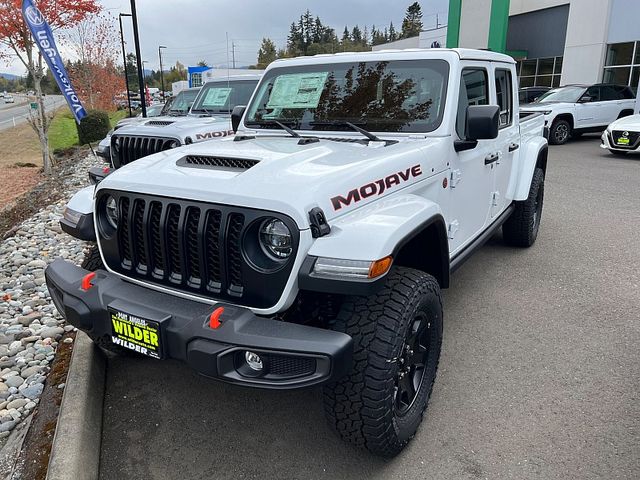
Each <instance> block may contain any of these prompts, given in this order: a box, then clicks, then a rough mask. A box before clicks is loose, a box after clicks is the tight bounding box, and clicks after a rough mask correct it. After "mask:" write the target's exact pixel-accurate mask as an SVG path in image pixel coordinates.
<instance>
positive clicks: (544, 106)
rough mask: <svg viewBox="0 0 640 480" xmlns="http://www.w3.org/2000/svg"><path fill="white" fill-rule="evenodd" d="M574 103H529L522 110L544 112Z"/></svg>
mask: <svg viewBox="0 0 640 480" xmlns="http://www.w3.org/2000/svg"><path fill="white" fill-rule="evenodd" d="M569 105H573V104H572V103H567V102H542V103H527V104H526V105H523V106H522V108H521V109H520V110H522V111H523V112H544V111H546V110H551V109H553V108H554V107H559V106H569Z"/></svg>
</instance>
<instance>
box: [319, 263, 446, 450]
mask: <svg viewBox="0 0 640 480" xmlns="http://www.w3.org/2000/svg"><path fill="white" fill-rule="evenodd" d="M335 329H336V330H338V331H341V332H345V333H347V334H349V335H351V337H352V338H353V342H354V352H353V365H352V367H351V372H350V373H349V374H348V375H347V376H345V377H344V378H342V379H341V380H340V381H338V382H335V383H332V384H330V385H328V386H326V387H325V388H324V405H325V413H326V416H327V420H328V421H329V423H330V424H331V426H332V427H333V428H334V429H335V430H336V431H337V433H338V434H339V435H340V437H341V438H342V439H343V440H346V441H348V442H350V443H353V444H355V445H359V446H363V447H365V448H366V449H367V450H369V451H370V452H372V453H374V454H376V455H381V456H385V457H393V456H395V455H397V454H398V453H399V452H400V451H401V450H402V449H403V448H404V447H405V446H406V445H407V443H409V441H410V440H411V439H412V438H413V436H414V435H415V433H416V430H417V429H418V426H419V425H420V422H421V421H422V416H423V414H424V411H425V410H426V408H427V403H428V401H429V396H430V395H431V389H432V387H433V382H434V380H435V377H436V370H437V368H438V360H439V359H440V348H441V345H442V298H441V296H440V286H439V285H438V282H437V281H436V279H435V278H433V277H432V276H431V275H428V274H426V273H424V272H420V271H417V270H412V269H408V268H400V267H395V268H394V269H393V270H392V271H391V272H390V273H389V274H388V277H387V280H386V282H385V286H384V288H383V289H382V290H381V291H380V292H379V293H378V294H376V295H372V296H369V297H350V298H347V299H346V300H345V302H344V303H343V305H342V308H341V310H340V313H339V314H338V317H337V319H336V321H335Z"/></svg>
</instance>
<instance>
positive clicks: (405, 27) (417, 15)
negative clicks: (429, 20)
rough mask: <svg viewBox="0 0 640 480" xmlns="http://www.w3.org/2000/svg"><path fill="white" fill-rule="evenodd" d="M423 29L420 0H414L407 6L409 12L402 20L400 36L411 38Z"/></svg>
mask: <svg viewBox="0 0 640 480" xmlns="http://www.w3.org/2000/svg"><path fill="white" fill-rule="evenodd" d="M421 31H422V9H421V8H420V4H419V3H418V2H413V3H412V4H411V5H409V6H408V7H407V12H406V13H405V15H404V20H402V33H401V35H400V38H409V37H415V36H418V35H420V32H421Z"/></svg>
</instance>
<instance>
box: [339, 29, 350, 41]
mask: <svg viewBox="0 0 640 480" xmlns="http://www.w3.org/2000/svg"><path fill="white" fill-rule="evenodd" d="M341 41H342V43H343V44H345V43H350V42H351V34H350V33H349V29H348V28H347V26H346V25H345V26H344V32H342V40H341Z"/></svg>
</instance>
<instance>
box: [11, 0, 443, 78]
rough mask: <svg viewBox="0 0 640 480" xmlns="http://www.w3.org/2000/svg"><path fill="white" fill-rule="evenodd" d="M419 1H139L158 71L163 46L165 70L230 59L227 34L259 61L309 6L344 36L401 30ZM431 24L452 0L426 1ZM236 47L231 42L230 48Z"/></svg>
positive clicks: (244, 56) (241, 58)
mask: <svg viewBox="0 0 640 480" xmlns="http://www.w3.org/2000/svg"><path fill="white" fill-rule="evenodd" d="M412 1H413V0H400V1H398V0H309V1H307V2H301V1H300V0H235V1H221V0H137V2H136V5H137V11H138V23H139V28H140V43H141V47H142V59H143V60H147V61H148V63H147V64H146V68H151V69H158V46H159V45H166V46H167V47H168V48H167V49H166V50H164V51H163V61H164V65H165V68H167V67H168V66H169V65H173V64H175V62H176V61H177V60H179V61H180V62H182V63H183V64H185V65H187V66H188V65H195V64H196V63H197V62H198V61H199V60H205V61H206V62H207V63H208V64H209V65H222V64H226V62H227V48H226V34H227V33H228V36H229V44H230V45H231V43H234V44H235V52H236V64H237V65H238V66H240V65H249V64H252V63H255V62H256V57H257V51H258V49H259V48H260V43H261V41H262V38H263V37H269V38H271V39H272V40H274V41H275V43H276V45H277V47H278V48H283V47H285V45H286V41H287V34H288V32H289V26H290V25H291V22H293V21H296V20H297V19H298V18H299V17H300V15H301V14H302V13H304V11H305V10H306V9H307V8H308V9H309V10H310V11H311V13H312V14H313V15H314V16H315V15H318V16H319V17H320V19H321V20H322V22H323V24H325V25H328V26H331V27H333V28H335V29H336V31H337V33H338V36H340V35H341V34H342V30H343V29H344V26H345V24H346V25H348V26H349V27H350V28H351V27H353V25H355V24H358V25H360V28H363V27H364V26H365V25H367V26H368V27H369V29H370V28H371V25H376V26H377V27H384V26H387V25H388V24H389V22H390V21H393V24H394V26H396V27H397V29H398V30H400V26H401V23H402V18H403V17H404V12H405V10H406V8H407V7H408V6H409V5H410V4H411V3H412ZM99 3H101V4H102V5H103V6H104V8H105V9H106V10H107V11H109V12H110V13H111V14H113V15H114V16H115V17H117V15H118V13H119V12H123V13H126V12H129V11H130V2H129V1H128V0H100V1H99ZM420 4H421V6H422V11H423V23H424V27H425V28H427V29H428V28H433V27H435V24H436V14H438V15H439V21H440V24H442V23H446V18H447V10H448V4H449V1H448V0H421V1H420ZM128 20H130V19H126V18H125V19H123V21H124V23H125V28H124V30H125V41H126V42H127V51H133V50H134V47H133V33H132V28H131V22H130V21H128ZM229 49H231V46H230V47H229ZM0 72H9V73H16V74H23V73H24V68H22V67H21V65H19V64H18V63H17V62H14V63H13V64H12V65H10V66H6V65H1V64H0Z"/></svg>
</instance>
